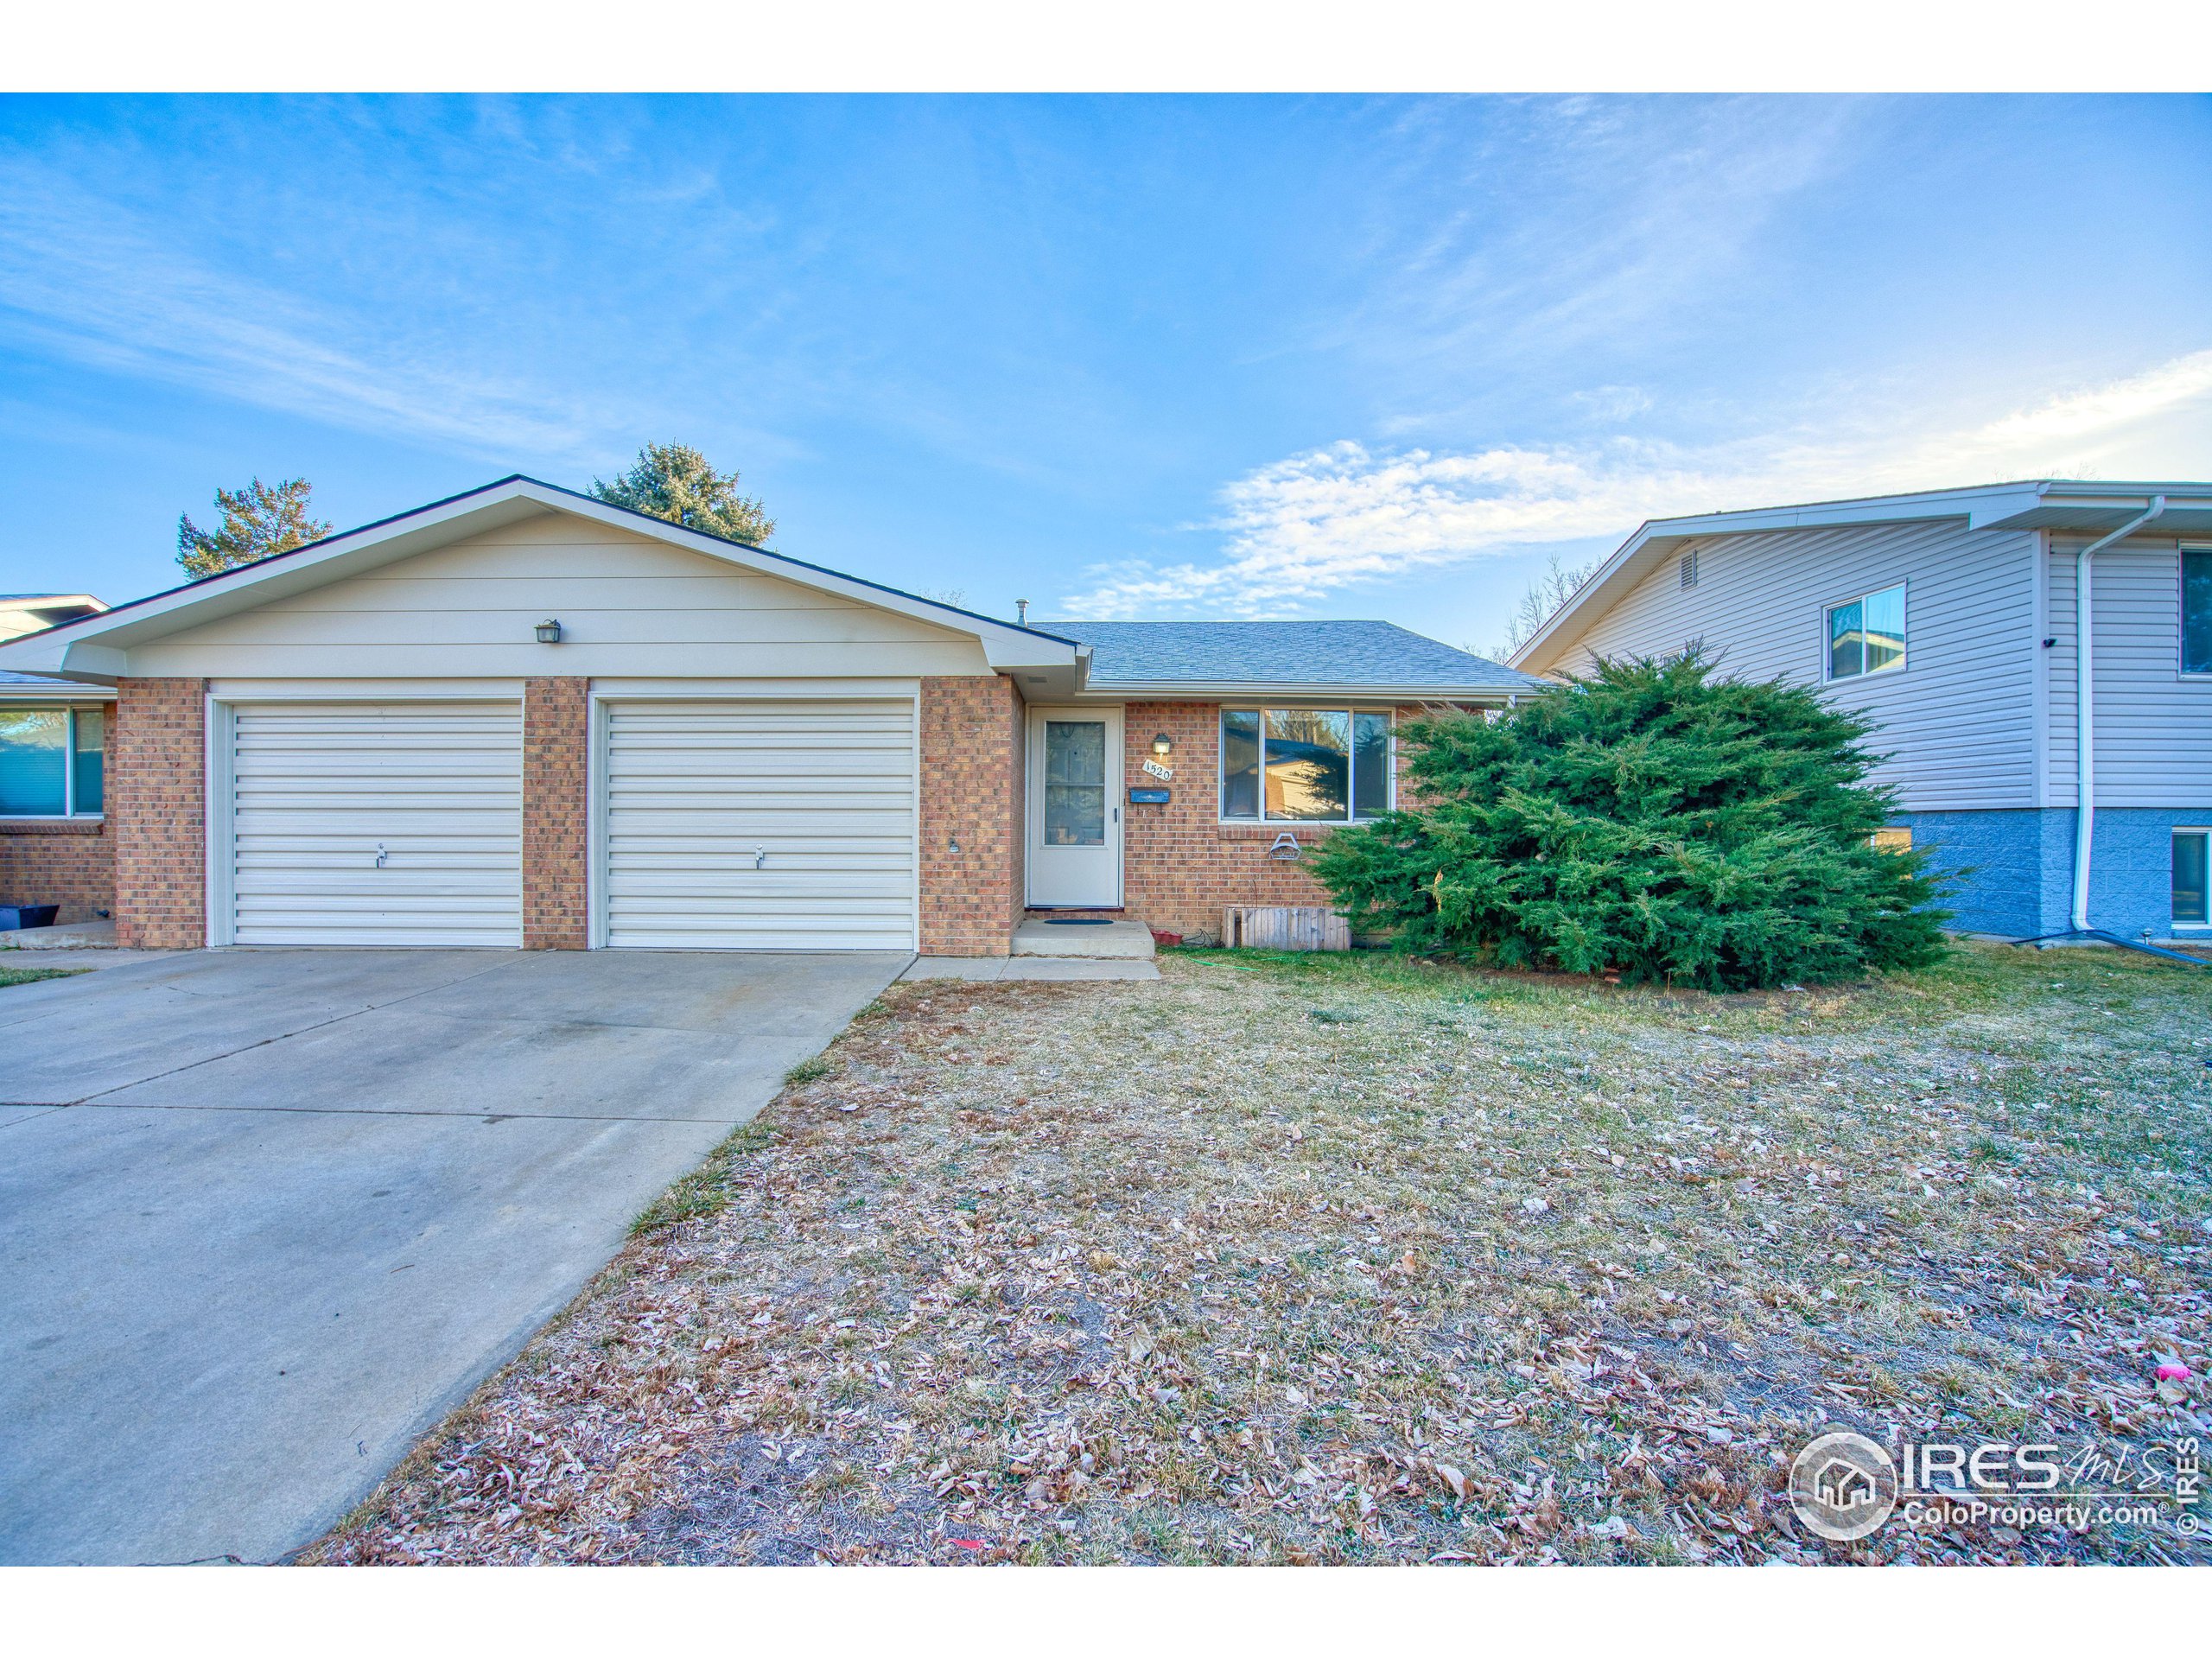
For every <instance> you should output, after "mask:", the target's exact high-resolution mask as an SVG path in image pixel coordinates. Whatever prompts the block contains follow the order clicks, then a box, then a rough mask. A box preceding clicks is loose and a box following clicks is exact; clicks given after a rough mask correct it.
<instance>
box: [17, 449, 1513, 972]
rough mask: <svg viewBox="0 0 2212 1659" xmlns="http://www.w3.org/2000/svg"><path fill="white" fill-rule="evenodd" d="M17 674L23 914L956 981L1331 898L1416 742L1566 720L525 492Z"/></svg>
mask: <svg viewBox="0 0 2212 1659" xmlns="http://www.w3.org/2000/svg"><path fill="white" fill-rule="evenodd" d="M0 671H5V672H8V673H10V674H12V675H14V676H16V677H15V678H13V679H11V680H9V681H6V682H0V881H4V883H5V887H4V888H0V903H16V902H22V903H31V902H40V901H41V899H43V900H44V901H47V902H52V901H54V900H56V899H60V900H65V901H66V902H67V903H68V904H69V905H70V906H71V908H72V909H73V910H75V911H78V912H85V911H86V910H88V909H109V910H111V911H112V912H113V914H114V917H115V919H116V925H117V938H118V943H121V944H129V945H139V946H169V947H190V946H198V945H201V944H209V945H228V944H392V945H489V946H509V947H512V946H522V947H525V948H537V949H555V950H582V949H587V948H595V947H600V946H616V947H620V946H632V947H639V946H642V947H660V948H686V949H745V948H753V949H785V950H789V949H820V948H826V947H840V946H842V947H847V948H854V949H877V950H920V951H922V952H924V953H925V954H938V955H952V956H978V955H980V956H990V955H1002V954H1004V953H1005V952H1006V951H1007V950H1008V949H1009V947H1010V943H1011V940H1012V937H1013V933H1014V929H1015V927H1016V926H1017V925H1019V924H1020V922H1021V921H1022V920H1023V918H1025V916H1027V915H1030V914H1033V913H1036V912H1067V911H1076V910H1082V911H1096V912H1108V913H1118V914H1121V915H1122V916H1125V917H1127V918H1130V919H1134V920H1139V921H1142V922H1145V923H1147V924H1149V925H1151V926H1153V927H1154V928H1155V929H1160V930H1164V931H1173V932H1177V933H1183V934H1186V935H1198V936H1207V935H1211V934H1213V933H1215V932H1217V931H1218V930H1219V928H1220V925H1221V916H1222V911H1223V908H1224V906H1230V905H1267V904H1293V903H1319V902H1322V899H1323V895H1322V894H1321V893H1320V892H1319V889H1318V887H1316V886H1315V884H1314V883H1313V881H1312V880H1311V879H1310V878H1309V877H1308V876H1307V875H1306V873H1305V871H1304V870H1303V868H1301V867H1300V863H1299V861H1298V856H1297V855H1298V852H1299V849H1300V848H1302V847H1303V846H1305V845H1306V844H1308V843H1310V842H1312V841H1313V840H1314V839H1315V838H1317V837H1318V836H1323V835H1325V834H1326V833H1328V829H1329V827H1330V825H1332V823H1344V822H1346V821H1349V820H1352V819H1356V818H1358V817H1363V816H1367V815H1369V814H1371V813H1372V812H1374V811H1376V810H1381V809H1382V808H1383V807H1385V806H1387V805H1388V804H1390V803H1391V802H1392V801H1393V800H1394V798H1395V787H1396V780H1395V759H1396V757H1395V742H1394V740H1393V737H1392V731H1393V727H1394V723H1395V721H1396V720H1397V719H1398V718H1400V717H1401V716H1402V715H1404V714H1405V713H1407V712H1408V711H1409V710H1411V709H1417V708H1419V707H1421V706H1422V705H1424V704H1431V703H1438V702H1449V703H1455V704H1460V705H1473V706H1482V705H1495V704H1497V703H1501V702H1504V701H1506V700H1507V699H1509V698H1510V697H1512V696H1516V694H1519V693H1522V692H1525V691H1528V690H1534V689H1535V688H1536V687H1537V686H1538V684H1539V682H1537V681H1535V680H1533V679H1531V678H1529V677H1526V676H1524V675H1522V674H1519V673H1516V672H1515V671H1512V670H1510V669H1507V668H1504V667H1502V666H1500V665H1499V664H1496V663H1493V662H1490V661H1487V660H1485V659H1484V658H1478V657H1473V656H1470V655H1468V654H1467V653H1465V652H1459V651H1454V650H1452V649H1451V648H1450V647H1448V646H1446V645H1440V644H1438V643H1437V642H1435V641H1433V640H1430V639H1423V638H1421V636H1419V635H1417V634H1413V633H1409V632H1406V631H1405V630H1403V629H1401V628H1396V627H1393V626H1389V625H1388V624H1384V623H1379V622H1247V623H1193V624H1185V623H1130V622H1114V623H1055V624H1046V625H1042V626H1034V627H1024V626H1015V625H1014V624H1011V623H1007V622H1003V621H997V620H992V619H990V618H988V617H983V616H980V615H976V614H973V613H969V612H967V611H963V610H961V609H958V608H957V607H952V606H949V605H944V604H939V603H937V602H934V601H930V600H925V599H920V598H917V597H915V596H913V595H912V594H903V593H899V592H896V591H894V590H893V589H890V588H882V587H879V586H877V585H875V584H874V583H872V582H863V581H860V580H858V579H856V578H855V577H851V576H846V575H839V574H838V573H837V572H836V571H832V570H826V569H821V568H819V567H817V566H814V565H810V564H805V563H801V562H799V561H798V560H796V559H791V558H786V557H784V556H780V555H778V554H775V553H772V552H768V551H766V550H763V549H760V548H755V547H749V546H745V545H742V544H740V543H733V542H728V541H725V540H721V539H720V538H718V537H713V536H708V535H702V534H700V533H698V532H696V531H690V530H687V529H684V528H683V527H681V526H678V525H676V524H669V523H665V522H664V521H662V520H660V519H658V518H651V517H647V516H645V515H642V514H639V513H635V512H628V511H626V510H624V509H621V508H619V507H613V506H609V505H607V504H605V503H603V502H601V501H597V500H594V499H591V498H589V497H586V496H581V495H577V494H574V493H570V492H569V491H566V490H562V489H558V488H556V487H555V486H550V485H547V484H542V483H539V482H537V481H536V480H531V479H526V478H520V477H515V478H509V479H505V480H501V481H499V483H496V484H493V485H489V486H486V487H485V488H483V489H480V490H475V491H472V492H470V493H467V494H466V495H461V496H456V497H454V498H453V499H450V500H446V501H441V502H437V503H435V504H433V505H429V506H427V507H423V508H421V509H420V510H418V511H416V512H409V513H404V514H402V515H400V516H399V517H397V518H390V519H386V520H385V521H383V522H382V523H379V524H371V525H369V526H367V527H365V528H364V529H360V530H357V531H350V532H348V533H346V534H345V535H342V536H334V537H328V538H327V539H325V540H323V541H321V542H317V543H313V544H312V545H310V546H307V547H302V548H299V549H296V550H293V551H291V552H289V553H285V554H281V555H278V556H276V557H273V558H270V559H264V560H263V561H261V562H259V563H255V564H251V565H247V566H244V567H241V568H239V569H235V570H231V571H226V572H225V573H224V574H222V575H217V576H213V577H209V578H207V579H206V580H203V581H200V582H193V583H190V584H188V585H187V586H185V587H182V588H175V589H174V590H172V591H170V592H168V593H163V594H155V595H153V596H152V597H150V598H148V599H143V600H139V601H136V602H134V603H131V604H126V605H120V606H118V607H115V608H114V609H112V610H109V611H105V612H103V613H99V614H97V615H90V616H85V617H81V618H79V619H78V620H73V621H68V622H65V623H62V624H61V625H60V626H54V627H49V628H47V629H45V630H44V631H42V632H37V633H32V634H28V635H25V636H24V637H22V638H21V639H15V640H11V641H9V642H7V643H5V644H0ZM57 710H59V711H61V713H62V714H63V715H65V716H66V717H64V718H61V719H60V720H58V721H57V720H56V719H55V718H54V713H55V711H57ZM11 714H20V715H22V716H23V717H22V718H18V719H16V722H15V724H13V725H10V724H8V723H7V722H8V721H9V719H10V716H11ZM34 715H35V716H36V717H35V718H33V717H31V716H34ZM10 779H14V780H15V781H14V784H13V785H10V783H9V780H10Z"/></svg>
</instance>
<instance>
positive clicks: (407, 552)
mask: <svg viewBox="0 0 2212 1659" xmlns="http://www.w3.org/2000/svg"><path fill="white" fill-rule="evenodd" d="M549 511H550V512H568V513H574V514H575V515H577V516H578V517H580V518H591V519H595V520H597V521H598V522H600V523H601V524H611V525H614V526H616V527H618V528H620V529H622V530H626V531H631V532H632V533H633V534H636V535H639V536H646V537H653V538H655V539H657V540H659V541H663V542H666V543H670V544H671V545H673V546H676V547H681V548H684V549H686V550H690V551H691V552H695V553H700V554H703V555H705V556H708V557H709V558H715V559H721V560H723V561H725V562H727V563H730V564H734V565H738V566H740V567H742V568H744V569H749V570H753V571H757V572H759V573H760V574H762V575H772V576H777V577H780V578H782V579H783V580H784V581H786V582H798V583H799V584H801V585H802V586H804V587H809V588H817V589H820V590H821V591H823V592H825V593H832V594H838V595H839V596H841V597H842V598H845V599H849V600H854V601H858V602H859V603H861V604H864V605H873V606H875V607H878V608H880V609H882V610H887V611H892V612H895V613H899V614H900V615H904V616H909V617H912V618H914V619H915V620H919V621H923V622H929V623H932V624H935V625H936V626H939V627H944V628H950V629H953V630H955V631H957V632H961V633H967V634H972V635H974V636H975V637H976V639H978V640H979V641H980V642H981V644H982V647H983V653H984V657H985V659H986V660H987V661H988V663H989V664H991V666H992V667H994V668H1007V669H1013V668H1043V669H1060V670H1065V671H1077V670H1078V669H1079V664H1080V662H1081V660H1082V650H1081V647H1080V646H1078V645H1077V644H1076V642H1075V641H1073V640H1071V639H1061V638H1059V637H1058V636H1057V635H1054V634H1051V633H1047V632H1044V631H1042V630H1041V629H1037V628H1027V627H1021V626H1016V625H1015V624H1014V623H1011V622H1001V621H999V620H995V618H992V617H987V616H981V615H978V614H977V613H975V612H973V611H963V610H962V609H960V608H959V607H957V606H954V605H945V604H941V603H939V602H938V601H935V600H930V599H923V598H921V597H920V596H919V595H918V594H908V593H902V592H900V591H899V589H898V588H887V587H884V586H883V585H882V584H881V583H880V582H868V581H864V580H863V579H861V577H858V576H849V575H843V574H842V572H839V571H836V570H830V569H825V568H824V567H823V566H821V565H818V564H809V563H806V562H805V561H804V560H803V559H793V558H788V557H786V556H784V555H783V554H780V553H772V552H770V551H769V550H767V549H766V548H762V547H754V546H752V545H751V544H749V543H744V542H734V541H730V540H728V539H726V538H725V537H720V536H710V535H707V534H705V533H704V532H702V531H696V530H688V529H686V528H684V527H683V525H681V524H671V523H669V522H668V521H667V520H666V519H664V518H654V517H653V516H652V514H651V513H645V512H632V510H630V509H629V508H627V507H617V506H612V505H608V504H607V502H604V501H601V500H600V499H597V498H596V497H594V496H588V495H584V494H581V493H578V492H576V491H575V490H565V489H563V488H562V487H561V486H558V485H556V484H547V483H545V482H543V481H542V480H538V479H534V478H525V477H524V476H523V475H522V474H519V473H518V474H513V475H512V476H510V477H507V478H503V479H500V480H498V481H497V482H496V483H492V484H486V485H485V486H483V487H482V488H481V489H476V490H470V491H467V493H463V494H461V495H455V496H449V497H448V498H447V499H445V500H442V501H434V502H432V503H431V504H430V505H428V506H424V507H417V508H416V509H415V510H413V511H412V512H404V513H399V514H397V515H395V516H394V517H392V518H383V519H378V521H376V522H375V523H373V524H364V525H362V526H361V527H360V528H359V529H358V530H349V531H345V532H343V533H342V534H340V535H336V536H327V537H324V538H323V539H322V540H321V541H319V542H310V543H306V544H305V545H303V546H301V547H296V548H293V549H292V550H289V552H284V553H278V554H275V555H272V556H270V557H268V558H265V559H259V560H257V561H255V562H254V563H251V564H242V565H238V566H237V567H236V568H234V569H229V570H225V571H222V572H220V573H219V574H218V575H212V576H203V577H201V578H200V579H199V580H198V581H195V582H187V583H185V584H184V585H183V586H181V587H178V588H169V589H168V590H167V591H165V592H162V593H158V594H149V595H148V596H147V597H146V598H144V599H137V600H132V601H130V602H128V603H127V604H123V605H118V606H116V607H114V608H113V609H112V610H109V611H105V612H104V613H101V614H99V615H96V616H87V617H81V618H79V619H77V620H74V621H69V622H63V623H60V624H58V625H56V626H53V627H50V628H46V629H42V630H41V631H40V632H35V633H27V634H24V635H22V637H21V638H19V639H10V640H8V641H6V642H4V643H0V666H13V667H16V668H19V669H26V670H30V671H40V670H43V671H48V672H59V673H66V674H68V675H71V676H73V677H85V678H87V679H99V678H101V677H108V678H112V677H115V676H116V675H117V674H118V673H119V672H120V671H121V669H122V666H123V656H124V652H123V649H122V648H124V647H126V646H128V645H132V644H137V643H142V642H143V641H147V640H150V639H159V638H162V636H164V635H167V634H170V633H174V632H178V631H180V630H181V629H184V628H188V627H192V626H196V625H198V624H200V623H201V622H207V621H212V620H215V619H216V618H218V617H222V616H226V615H230V614H232V613H236V612H239V611H245V610H251V609H252V608H253V607H257V606H259V605H264V604H266V603H268V602H269V601H271V600H276V599H284V598H289V597H290V596H291V595H293V594H300V593H305V592H308V591H310V590H312V589H314V588H320V587H321V586H323V585H324V584H326V583H327V582H338V581H341V580H343V579H345V578H346V577H348V576H353V575H360V574H361V573H363V572H364V571H367V570H372V569H377V568H378V567H379V566H382V565H386V564H391V563H396V562H397V561H398V560H400V559H404V558H410V557H412V556H415V555H416V554H418V553H425V552H428V551H429V550H431V549H433V548H435V547H441V546H443V545H445V544H446V543H449V542H455V541H459V540H461V539H462V538H463V537H468V536H474V535H477V534H479V533H480V532H482V531H488V530H495V529H498V528H499V527H500V526H501V525H504V524H513V523H516V522H518V520H521V519H524V518H531V517H534V516H535V515H537V514H538V513H540V512H549ZM1078 677H1079V674H1078Z"/></svg>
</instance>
